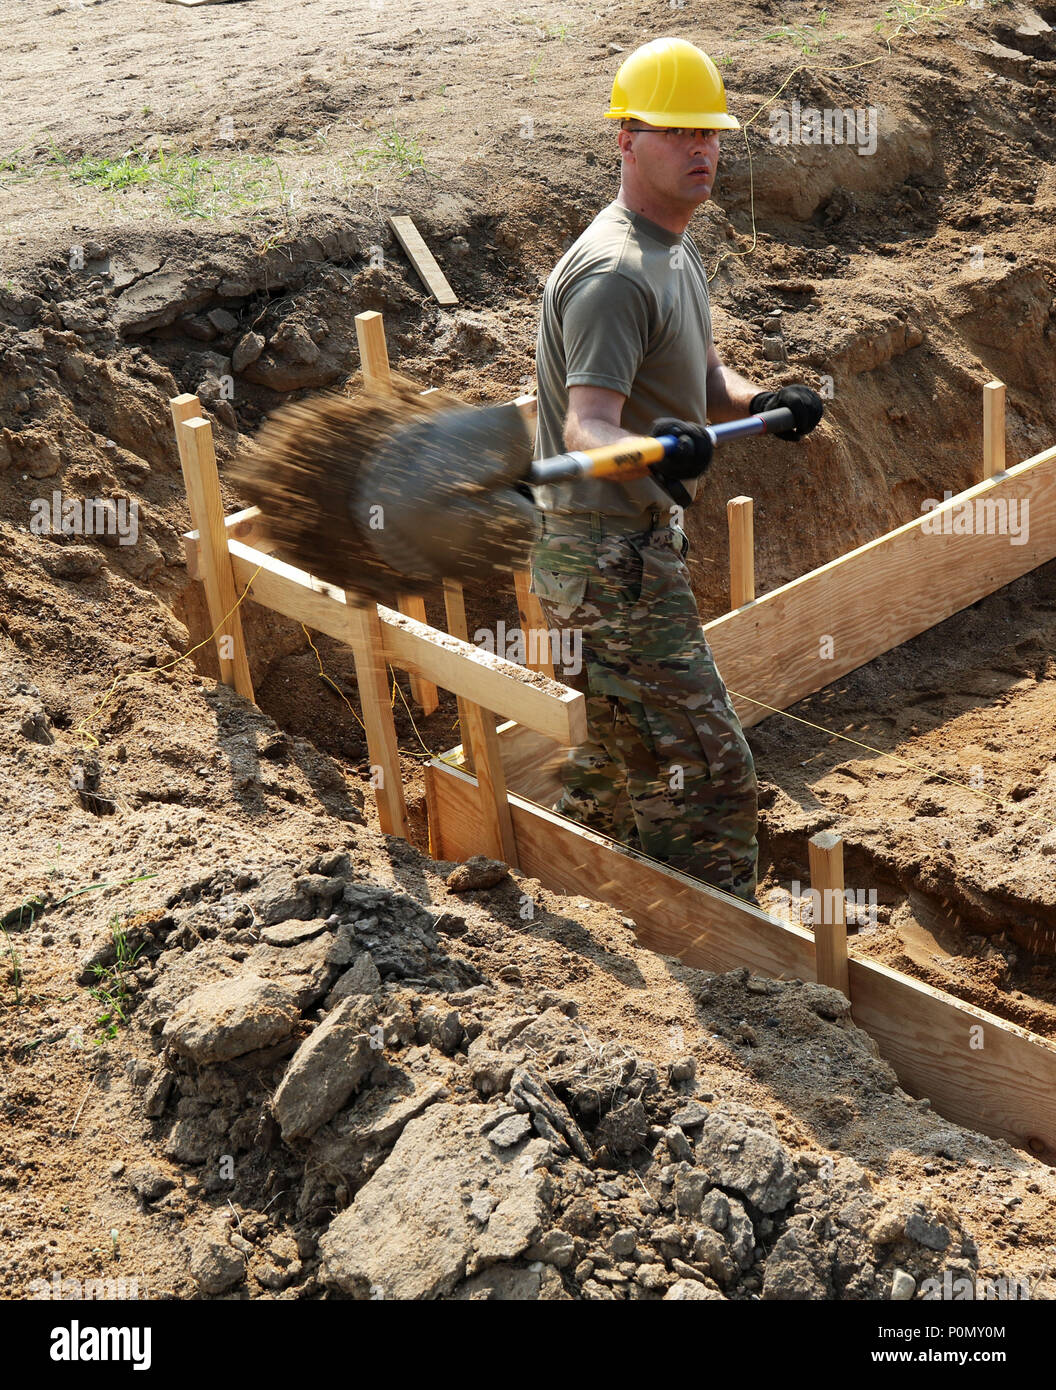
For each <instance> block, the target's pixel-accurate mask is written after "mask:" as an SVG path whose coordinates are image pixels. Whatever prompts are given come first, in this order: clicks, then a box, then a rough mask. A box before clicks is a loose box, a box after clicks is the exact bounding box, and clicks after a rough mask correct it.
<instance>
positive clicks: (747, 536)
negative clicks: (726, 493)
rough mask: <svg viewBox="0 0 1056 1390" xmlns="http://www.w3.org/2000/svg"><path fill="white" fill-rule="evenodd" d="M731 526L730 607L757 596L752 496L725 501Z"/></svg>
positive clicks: (732, 607)
mask: <svg viewBox="0 0 1056 1390" xmlns="http://www.w3.org/2000/svg"><path fill="white" fill-rule="evenodd" d="M726 519H727V521H728V523H729V528H730V609H731V611H732V610H733V609H734V608H741V607H743V606H744V604H746V603H751V602H752V600H753V599H754V598H755V533H754V527H753V522H752V499H751V498H750V497H731V498H730V500H729V501H728V502H727V503H726Z"/></svg>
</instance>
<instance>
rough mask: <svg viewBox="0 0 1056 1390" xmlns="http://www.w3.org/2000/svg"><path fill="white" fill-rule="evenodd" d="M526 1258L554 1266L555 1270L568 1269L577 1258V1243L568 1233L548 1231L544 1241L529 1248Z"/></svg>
mask: <svg viewBox="0 0 1056 1390" xmlns="http://www.w3.org/2000/svg"><path fill="white" fill-rule="evenodd" d="M525 1256H526V1258H527V1259H529V1260H541V1261H542V1263H543V1264H548V1265H553V1266H554V1268H555V1269H568V1267H569V1265H571V1263H572V1261H573V1260H574V1259H575V1258H576V1242H575V1241H574V1240H573V1239H572V1237H571V1236H570V1235H569V1234H568V1232H567V1231H558V1230H554V1231H547V1233H546V1235H545V1236H543V1238H542V1240H538V1241H536V1243H535V1244H534V1245H531V1246H529V1247H528V1249H527V1250H526V1251H525Z"/></svg>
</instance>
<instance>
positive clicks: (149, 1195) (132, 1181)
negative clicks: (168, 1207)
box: [128, 1163, 176, 1203]
mask: <svg viewBox="0 0 1056 1390" xmlns="http://www.w3.org/2000/svg"><path fill="white" fill-rule="evenodd" d="M128 1185H129V1187H130V1188H131V1189H132V1191H133V1192H134V1193H135V1194H136V1196H137V1197H139V1198H141V1199H142V1201H144V1202H146V1203H150V1202H156V1201H157V1200H158V1198H159V1197H164V1196H165V1194H166V1192H171V1191H172V1189H173V1188H174V1187H175V1186H176V1183H175V1181H174V1179H172V1178H170V1177H169V1175H168V1174H167V1173H163V1172H162V1171H161V1169H160V1168H155V1167H153V1166H152V1165H151V1164H149V1163H143V1164H139V1165H137V1166H136V1167H135V1168H130V1169H129V1170H128Z"/></svg>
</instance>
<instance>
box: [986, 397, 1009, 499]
mask: <svg viewBox="0 0 1056 1390" xmlns="http://www.w3.org/2000/svg"><path fill="white" fill-rule="evenodd" d="M1004 471H1005V386H1004V383H1003V382H1001V381H988V382H987V384H986V385H985V386H984V387H983V480H984V482H985V480H986V479H987V478H992V477H993V476H994V475H995V474H996V473H1003V472H1004Z"/></svg>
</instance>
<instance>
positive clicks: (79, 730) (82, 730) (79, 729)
mask: <svg viewBox="0 0 1056 1390" xmlns="http://www.w3.org/2000/svg"><path fill="white" fill-rule="evenodd" d="M263 568H264V566H263V563H261V564H259V565H258V566H257V568H256V569H255V570H254V571H253V573H252V574H251V575H250V576H249V579H248V580H247V581H246V587H245V588H244V589H243V590H242V592H241V594H240V595H239V596H238V598H237V599H236V600H235V605H234V608H231V609H230V610H229V611H228V612H227V613H225V614H224V616H223V617H222V618H221V619H220V621H219V622H218V623H217V625H216V627H214V628H213V630H212V632H211V633H210V634H209V636H208V637H203V638H202V640H201V641H200V642H196V643H195V644H194V646H193V647H190V648H188V650H187V651H185V652H184V653H183V654H182V655H181V656H177V657H175V658H173V660H172V661H169V662H167V663H166V664H165V665H164V666H152V667H147V668H146V669H147V670H152V671H157V672H161V671H171V670H172V668H173V667H174V666H178V665H179V664H180V662H181V661H186V660H187V658H188V657H189V656H193V655H194V653H195V652H196V651H198V649H199V648H200V647H204V646H206V645H208V643H210V642H211V641H212V640H213V638H214V637H215V636H216V634H217V633H218V632H219V631H220V629H221V628H222V627H223V625H224V624H225V623H226V622H227V620H228V618H230V616H231V614H232V613H233V612H234V611H235V609H236V608H238V607H240V606H241V604H242V601H243V599H244V598H245V597H246V595H247V594H248V593H249V591H250V588H251V586H252V584H253V581H254V579H256V577H257V575H258V574H259V573H260V571H261V570H262V569H263ZM131 674H132V672H131V671H119V672H118V674H117V675H116V676H115V677H114V679H113V680H112V681H111V683H110V689H109V690H108V691H107V692H106V694H105V695H104V696H103V698H102V699H101V700H100V701H99V703H98V704H97V705H96V706H95V708H94V709H92V710H89V712H88V713H87V714H86V715H85V716H84V718H83V719H82V720H81V722H80V723H79V724H77V725H76V726H75V727H74V728H73V729H71V730H70V733H71V736H74V735H76V734H83V735H84V736H85V738H86V739H88V740H89V742H91V743H92V744H94V746H95V747H96V748H98V747H99V746H100V744H99V740H98V739H97V738H96V737H95V735H94V734H93V733H91V732H90V731H89V730H88V728H87V727H86V726H87V724H88V723H89V721H90V720H92V719H94V718H95V716H96V715H97V714H99V713H100V712H101V711H102V710H104V709H105V708H106V706H107V705H108V704H109V703H110V699H111V697H112V695H113V693H114V689H115V687H116V686H117V683H118V681H119V680H120V679H121V677H122V676H130V675H131Z"/></svg>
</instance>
